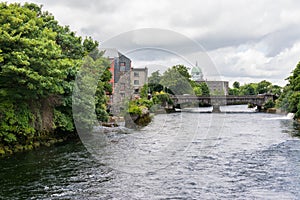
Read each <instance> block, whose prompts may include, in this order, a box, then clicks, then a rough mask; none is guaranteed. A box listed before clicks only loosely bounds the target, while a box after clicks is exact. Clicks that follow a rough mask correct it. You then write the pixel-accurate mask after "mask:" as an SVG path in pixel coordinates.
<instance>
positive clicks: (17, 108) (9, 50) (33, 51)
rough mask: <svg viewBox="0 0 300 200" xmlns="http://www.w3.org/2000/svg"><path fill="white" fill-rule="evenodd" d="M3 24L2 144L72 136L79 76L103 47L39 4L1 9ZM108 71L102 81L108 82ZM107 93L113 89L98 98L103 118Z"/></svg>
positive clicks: (0, 30) (3, 5) (0, 54)
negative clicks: (60, 134) (60, 133)
mask: <svg viewBox="0 0 300 200" xmlns="http://www.w3.org/2000/svg"><path fill="white" fill-rule="evenodd" d="M0 23H1V26H0V144H1V143H5V144H12V143H14V142H19V143H30V142H31V141H32V140H33V139H34V138H35V137H38V136H39V135H40V134H43V135H47V134H49V133H53V132H54V131H67V132H73V131H74V124H73V119H72V110H71V103H72V100H71V95H72V92H73V85H74V80H75V76H76V73H77V71H78V70H79V69H80V66H81V65H82V64H83V58H84V57H85V56H87V55H88V54H89V53H91V54H90V57H91V58H93V56H96V57H97V56H98V57H99V53H97V52H96V53H94V54H93V53H92V52H94V51H93V50H95V49H96V48H97V46H98V43H97V42H95V41H93V40H92V39H91V38H86V39H84V40H83V39H82V38H81V37H78V36H76V34H75V33H74V32H72V31H70V29H69V28H68V27H67V26H66V27H64V26H60V25H59V24H58V22H57V21H56V20H55V19H54V17H53V16H52V15H51V14H50V13H48V12H43V11H42V8H41V6H37V5H35V4H28V3H26V4H24V5H20V4H16V3H15V4H7V3H0ZM93 59H94V60H97V59H98V58H93ZM101 62H104V61H102V60H101ZM102 65H103V64H101V66H102ZM104 66H107V65H106V64H105V65H104ZM104 68H105V70H106V72H104V73H103V75H102V81H106V80H107V79H108V78H109V74H108V73H109V72H108V69H107V67H104ZM105 89H106V90H109V87H107V86H106V85H105V84H102V85H101V84H100V86H99V92H100V93H101V95H100V94H96V97H97V95H98V97H99V99H97V102H96V104H99V105H98V106H97V108H98V111H97V110H96V111H97V113H98V115H99V118H101V116H103V118H105V116H106V115H105V113H102V114H101V112H102V110H104V109H105V107H104V106H103V104H104V101H105V100H104V95H103V92H102V91H103V90H105Z"/></svg>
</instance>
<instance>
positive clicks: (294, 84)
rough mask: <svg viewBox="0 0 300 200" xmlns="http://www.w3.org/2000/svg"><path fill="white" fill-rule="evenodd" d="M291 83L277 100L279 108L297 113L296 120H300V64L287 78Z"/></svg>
mask: <svg viewBox="0 0 300 200" xmlns="http://www.w3.org/2000/svg"><path fill="white" fill-rule="evenodd" d="M287 80H288V81H289V83H288V84H287V85H286V86H285V87H284V88H283V92H282V94H281V95H280V97H279V98H278V100H277V102H276V103H277V107H279V108H281V109H282V110H283V111H286V112H292V113H295V118H297V119H299V118H300V62H299V63H298V64H297V66H296V68H295V69H294V70H293V72H292V75H291V76H290V77H288V78H287Z"/></svg>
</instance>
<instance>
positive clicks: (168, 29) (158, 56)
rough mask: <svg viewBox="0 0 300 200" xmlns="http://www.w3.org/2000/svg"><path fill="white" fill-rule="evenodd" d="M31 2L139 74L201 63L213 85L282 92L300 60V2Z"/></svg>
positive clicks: (241, 0) (214, 0)
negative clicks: (269, 86)
mask: <svg viewBox="0 0 300 200" xmlns="http://www.w3.org/2000/svg"><path fill="white" fill-rule="evenodd" d="M7 2H8V3H13V2H21V3H23V2H25V1H17V0H16V1H14V0H9V1H7ZM26 2H33V3H37V4H42V5H43V9H44V10H47V11H49V12H50V13H52V14H53V15H54V17H55V18H56V20H58V21H59V23H60V24H61V25H69V26H70V28H71V30H73V31H75V32H76V33H77V34H78V35H80V36H83V37H85V36H91V37H92V38H93V39H95V40H97V41H99V42H100V47H104V48H106V47H115V48H118V49H120V51H122V53H124V54H125V55H127V56H128V57H129V58H131V60H132V64H133V66H134V67H145V66H147V67H148V68H149V69H150V72H151V71H154V70H157V69H160V71H161V72H163V70H165V68H167V67H169V66H172V65H175V64H185V65H187V66H188V67H190V68H192V67H193V66H194V65H196V63H197V64H198V66H199V67H200V68H201V69H202V71H203V74H204V78H205V79H207V80H215V79H221V80H226V81H229V82H230V84H232V83H233V82H234V81H239V82H241V83H250V82H259V81H261V80H268V81H271V82H272V83H273V84H279V85H281V86H283V85H285V84H286V83H287V82H286V81H285V79H286V78H287V77H288V76H289V75H290V74H291V72H292V70H293V69H294V68H295V67H296V65H297V63H298V61H300V59H299V58H300V56H299V55H300V12H299V11H300V1H297V0H294V1H293V0H277V1H271V0H261V1H250V0H209V1H207V0H206V1H201V0H187V1H183V0H151V1H143V0H110V1H108V0H89V1H82V0H51V1H45V0H44V1H43V0H32V1H29V0H28V1H26ZM111 45H114V46H111Z"/></svg>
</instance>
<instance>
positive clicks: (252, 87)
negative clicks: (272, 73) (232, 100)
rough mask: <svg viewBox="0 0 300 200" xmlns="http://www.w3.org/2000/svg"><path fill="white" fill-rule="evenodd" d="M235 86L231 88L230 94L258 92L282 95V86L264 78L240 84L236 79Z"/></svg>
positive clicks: (255, 93) (252, 93)
mask: <svg viewBox="0 0 300 200" xmlns="http://www.w3.org/2000/svg"><path fill="white" fill-rule="evenodd" d="M232 86H233V88H229V95H258V94H274V95H276V96H278V97H279V96H280V94H281V89H282V88H281V87H280V86H278V85H272V83H271V82H269V81H266V80H263V81H260V82H259V83H248V84H244V85H242V86H241V85H240V83H239V82H237V81H235V82H234V83H233V84H232Z"/></svg>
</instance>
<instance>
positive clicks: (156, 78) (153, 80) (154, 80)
mask: <svg viewBox="0 0 300 200" xmlns="http://www.w3.org/2000/svg"><path fill="white" fill-rule="evenodd" d="M160 80H161V75H160V73H159V70H157V71H155V72H152V74H151V76H150V77H149V78H148V83H149V84H159V82H160Z"/></svg>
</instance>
